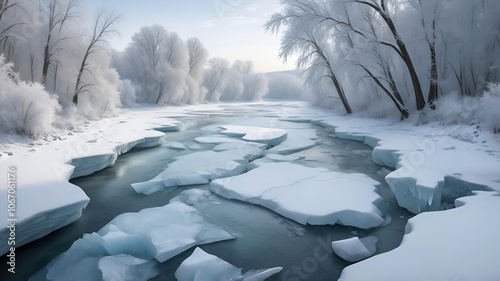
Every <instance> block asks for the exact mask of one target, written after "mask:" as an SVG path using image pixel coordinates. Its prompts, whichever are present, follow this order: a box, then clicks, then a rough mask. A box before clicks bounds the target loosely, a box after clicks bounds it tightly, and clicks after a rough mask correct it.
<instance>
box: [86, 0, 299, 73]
mask: <svg viewBox="0 0 500 281" xmlns="http://www.w3.org/2000/svg"><path fill="white" fill-rule="evenodd" d="M103 4H104V5H105V6H106V7H107V8H108V9H113V10H114V11H115V12H116V13H117V14H119V15H121V16H122V17H123V21H122V22H121V23H120V25H119V31H120V33H121V35H120V38H115V39H113V40H112V41H111V46H112V47H113V48H115V49H117V50H123V49H124V48H125V47H126V46H127V44H128V43H129V42H130V38H131V37H132V35H133V34H134V33H136V32H137V31H138V30H139V28H140V27H141V26H144V25H152V24H161V25H163V26H165V28H166V29H167V30H168V31H169V32H177V33H178V34H179V35H180V36H181V38H183V39H184V40H186V39H188V38H189V37H197V38H199V39H200V40H201V42H202V43H203V44H204V45H205V47H206V48H207V49H208V51H209V55H210V57H223V58H226V59H228V60H230V61H234V60H237V59H241V60H252V61H253V62H254V64H255V69H256V71H263V72H271V71H279V70H288V69H293V68H294V62H289V63H288V64H287V65H285V64H283V63H282V62H281V61H280V60H279V59H278V58H277V56H278V49H279V42H280V39H279V37H277V36H275V35H273V34H269V33H266V32H265V31H264V29H263V27H262V26H263V25H264V23H265V22H266V21H267V20H268V19H269V17H270V16H271V15H272V14H273V13H275V12H278V11H279V10H280V9H281V4H280V2H279V0H204V1H201V0H106V1H102V0H87V10H88V11H89V17H93V15H94V12H95V10H96V9H97V8H98V7H102V6H103Z"/></svg>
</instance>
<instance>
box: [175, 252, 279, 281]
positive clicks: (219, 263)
mask: <svg viewBox="0 0 500 281" xmlns="http://www.w3.org/2000/svg"><path fill="white" fill-rule="evenodd" d="M282 269H283V268H282V267H274V268H269V269H260V270H250V271H248V272H247V273H245V274H241V268H237V267H235V266H234V265H232V264H230V263H228V262H226V261H224V260H222V259H220V258H219V257H217V256H214V255H211V254H208V253H206V252H205V251H203V250H202V249H200V248H196V249H195V250H194V252H193V254H191V256H189V257H188V258H187V259H185V260H184V261H183V262H182V263H181V265H180V266H179V268H178V269H177V270H176V271H175V278H176V279H177V280H178V281H197V280H203V281H220V280H242V281H262V280H265V279H266V278H268V277H270V276H271V275H274V274H276V273H279V272H280V271H281V270H282Z"/></svg>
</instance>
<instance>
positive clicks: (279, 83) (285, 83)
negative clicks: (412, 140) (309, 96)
mask: <svg viewBox="0 0 500 281" xmlns="http://www.w3.org/2000/svg"><path fill="white" fill-rule="evenodd" d="M268 81H269V82H268V88H269V92H268V93H267V94H266V95H265V96H264V98H268V99H283V100H301V99H303V98H304V97H303V95H304V92H305V89H304V85H303V84H304V82H303V81H302V79H301V78H300V77H299V76H298V75H296V74H292V73H273V74H270V75H269V76H268Z"/></svg>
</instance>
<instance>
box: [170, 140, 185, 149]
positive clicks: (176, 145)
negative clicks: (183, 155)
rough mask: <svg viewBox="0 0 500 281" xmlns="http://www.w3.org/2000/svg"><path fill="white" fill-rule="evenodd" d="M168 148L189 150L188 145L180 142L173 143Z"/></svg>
mask: <svg viewBox="0 0 500 281" xmlns="http://www.w3.org/2000/svg"><path fill="white" fill-rule="evenodd" d="M168 146H169V147H170V148H173V149H178V150H186V149H187V147H186V145H184V144H183V143H180V142H172V143H170V144H169V145H168Z"/></svg>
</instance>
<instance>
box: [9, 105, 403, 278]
mask: <svg viewBox="0 0 500 281" xmlns="http://www.w3.org/2000/svg"><path fill="white" fill-rule="evenodd" d="M294 110H295V109H294V108H293V107H288V108H277V107H276V106H270V105H269V104H264V105H262V104H261V105H251V106H245V105H238V106H233V107H229V106H228V107H226V108H225V110H224V111H217V112H212V111H207V112H204V111H199V112H197V115H196V116H190V117H186V116H180V117H178V120H179V121H181V122H182V123H183V124H185V125H186V126H185V128H184V130H183V131H181V132H176V133H167V142H174V141H175V142H182V143H183V144H185V145H187V146H188V147H189V146H190V145H193V144H194V143H193V141H192V139H194V138H195V137H198V136H201V135H208V134H212V132H211V131H212V130H211V129H207V130H204V129H202V128H205V127H206V126H208V125H213V124H227V123H231V124H233V123H237V124H245V123H247V122H249V120H251V121H252V122H253V123H257V124H259V126H263V127H265V126H268V127H279V128H299V129H300V128H314V129H316V130H317V134H318V137H319V141H320V142H321V144H319V145H317V146H315V147H313V148H311V149H308V150H305V151H302V152H299V153H298V155H299V156H301V157H303V158H301V160H298V161H297V163H299V164H302V165H305V166H310V167H318V166H321V167H326V168H328V169H331V170H335V171H341V172H346V173H353V172H357V173H365V174H367V175H369V176H370V177H372V178H374V179H375V180H377V181H379V182H383V178H382V177H381V174H383V173H384V170H383V169H384V168H383V167H381V166H378V165H376V164H374V163H373V162H372V161H371V157H370V155H371V148H369V147H368V146H366V145H364V144H362V143H359V142H355V141H347V140H340V139H336V138H333V137H331V136H330V133H328V132H326V131H325V130H324V129H323V128H321V127H317V126H314V125H310V124H304V123H291V122H281V121H279V120H278V118H276V117H270V116H286V115H287V114H290V113H292V114H293V112H294ZM250 116H252V117H251V118H250ZM211 127H212V129H213V126H211ZM204 149H205V150H206V149H209V147H205V148H204ZM186 153H190V151H189V150H185V151H178V150H175V149H171V148H168V146H167V145H166V146H162V147H158V148H153V149H148V150H140V151H133V152H130V153H128V154H125V155H122V156H120V157H119V158H118V160H117V162H116V164H115V165H114V166H113V167H109V168H106V169H104V170H103V171H100V172H98V173H95V174H93V175H90V176H87V177H83V178H78V179H75V180H73V181H72V183H74V184H76V185H78V186H80V187H81V188H82V189H83V190H84V191H85V192H86V193H87V195H88V196H89V197H90V198H91V201H90V203H89V205H88V207H87V208H86V209H85V210H84V213H83V216H82V218H81V219H80V220H78V221H76V222H75V223H73V224H71V225H69V226H67V227H65V228H63V229H60V230H58V231H55V232H53V233H52V234H50V235H48V236H46V237H44V238H42V239H39V240H37V241H34V242H32V243H30V244H28V245H26V246H23V247H21V248H19V249H17V251H16V254H17V262H18V263H17V268H16V269H17V273H16V275H15V278H14V279H12V276H10V275H5V274H6V273H5V272H6V271H3V272H1V273H0V279H1V280H26V279H27V278H29V276H31V275H32V274H34V273H35V272H36V271H38V270H39V269H40V268H42V267H44V266H45V265H46V264H47V263H48V262H49V261H50V260H52V259H53V258H55V257H56V256H57V255H59V254H60V253H62V252H64V251H66V250H67V249H68V248H69V247H70V246H71V244H72V243H73V242H74V241H75V240H76V239H78V238H80V237H81V236H82V235H83V233H91V232H96V231H97V230H99V229H100V228H101V227H103V226H104V225H105V224H107V223H108V222H109V221H110V220H112V219H113V218H114V217H116V216H117V215H119V214H122V213H125V212H138V211H139V210H141V209H145V208H151V207H157V206H163V205H165V204H167V203H168V202H169V200H170V199H171V198H173V197H175V196H177V195H179V193H181V192H182V191H183V190H186V188H173V189H166V190H162V191H160V192H157V193H155V194H153V195H150V196H145V195H142V194H137V193H136V192H135V191H134V190H133V189H132V187H131V186H130V184H131V183H134V182H141V181H146V180H149V179H151V178H153V177H154V176H155V175H156V174H158V173H159V172H161V171H162V169H163V168H164V167H165V166H166V165H167V164H168V163H170V162H171V161H173V159H172V157H174V156H178V155H182V154H186ZM191 188H201V189H208V185H202V186H194V187H191ZM379 190H380V194H381V195H382V197H384V199H386V200H385V201H384V202H383V205H382V206H380V208H381V209H382V210H384V212H385V213H386V214H387V216H388V217H389V218H390V219H389V220H388V222H389V224H388V225H386V226H384V227H380V228H376V229H373V230H360V229H355V228H353V227H344V226H338V225H335V226H302V225H299V224H297V223H295V222H293V221H290V220H288V219H286V218H283V217H281V216H279V215H277V214H275V213H273V212H271V211H269V210H267V209H265V208H262V207H259V206H253V205H250V204H246V203H242V202H238V201H233V200H227V199H225V198H222V197H218V196H217V195H213V198H212V199H211V200H209V201H208V202H205V203H203V202H198V203H200V204H197V205H195V207H197V208H199V209H200V211H201V212H202V215H203V216H204V217H205V218H206V219H207V220H208V221H210V222H212V223H215V224H217V225H220V226H221V227H223V228H225V229H226V230H228V231H230V232H231V233H233V234H235V235H236V236H237V239H235V240H231V241H225V242H219V243H214V244H209V245H204V246H201V248H203V249H204V250H205V251H206V252H208V253H210V254H213V255H216V256H218V257H220V258H222V259H224V260H226V261H228V262H230V263H231V264H233V265H235V266H237V267H242V268H243V272H245V271H247V270H249V269H258V268H269V267H275V266H282V267H284V269H283V271H282V272H281V273H280V274H279V275H274V276H272V277H271V278H269V279H268V280H315V281H319V280H337V279H338V277H339V276H340V273H341V271H342V269H343V268H344V267H345V266H347V265H349V263H348V262H345V261H343V260H341V259H340V258H337V257H336V256H335V255H334V254H333V251H332V249H331V241H332V240H338V239H345V238H349V237H352V236H353V235H359V236H367V235H375V236H377V237H378V238H379V243H378V245H377V246H378V249H377V253H380V252H385V251H388V250H391V249H393V248H395V247H397V246H398V245H399V243H400V241H401V239H402V236H403V231H404V226H405V224H406V221H407V219H408V217H409V215H410V214H409V213H408V212H406V211H405V210H403V209H401V208H399V207H398V206H397V204H396V202H395V199H394V198H393V196H392V193H391V191H390V189H389V187H388V186H387V185H386V184H382V185H381V186H380V188H379ZM192 251H193V249H190V250H188V251H185V252H184V253H182V254H180V255H178V256H177V257H174V258H173V259H171V260H168V261H166V262H164V263H163V264H160V274H159V275H158V276H157V277H156V278H154V279H153V280H175V277H174V272H175V270H176V269H177V267H178V266H179V265H180V263H181V262H182V261H183V260H184V259H186V258H187V257H188V256H189V255H190V254H191V253H192ZM0 262H2V263H3V264H4V263H5V262H6V259H5V256H4V257H2V259H1V260H0ZM4 275H5V276H4ZM6 277H8V278H9V279H6Z"/></svg>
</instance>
